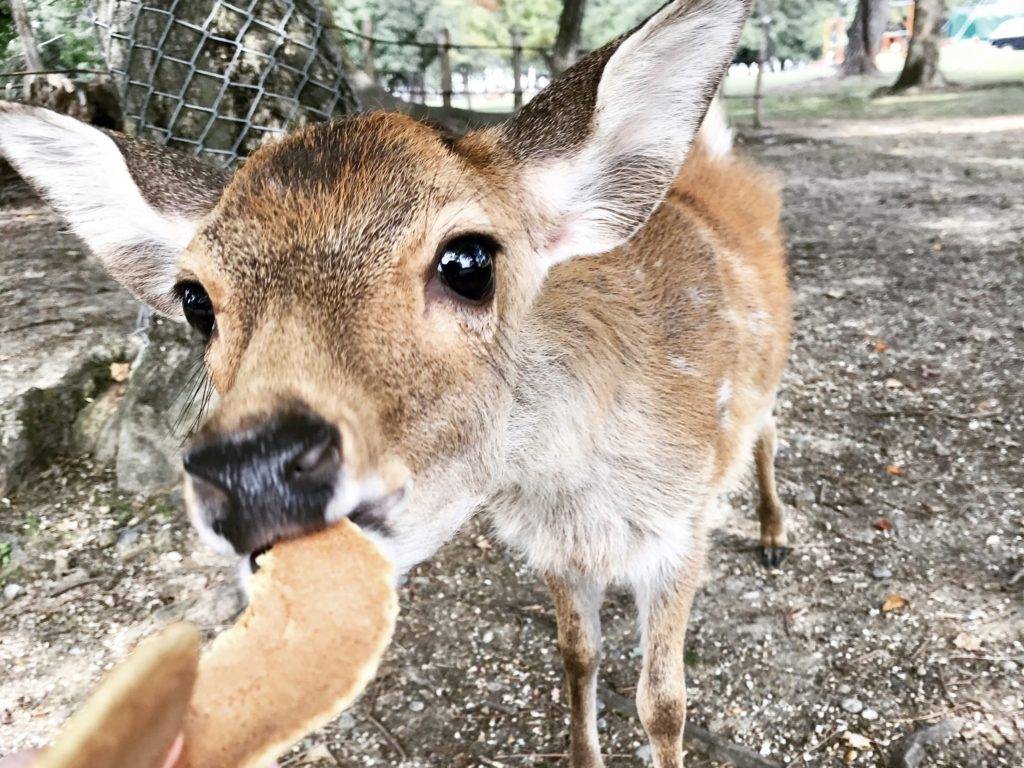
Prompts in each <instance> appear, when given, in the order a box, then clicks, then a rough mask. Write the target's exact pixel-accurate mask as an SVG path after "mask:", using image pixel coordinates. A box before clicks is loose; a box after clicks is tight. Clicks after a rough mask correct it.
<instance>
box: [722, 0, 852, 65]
mask: <svg viewBox="0 0 1024 768" xmlns="http://www.w3.org/2000/svg"><path fill="white" fill-rule="evenodd" d="M842 8H845V5H844V4H843V3H842V2H839V3H837V2H836V0H762V3H761V9H762V11H761V12H762V13H766V14H767V15H768V16H770V17H771V20H772V23H771V27H770V30H769V35H770V37H769V40H770V43H769V48H768V52H769V55H770V56H774V57H776V58H779V59H792V60H793V61H811V60H814V59H817V58H819V57H820V56H821V50H822V45H823V43H824V38H823V32H824V24H825V20H826V19H828V18H831V17H832V16H834V15H835V14H836V12H837V9H842ZM760 41H761V29H760V27H759V26H758V24H757V13H756V12H755V13H754V14H751V17H750V19H749V20H748V21H747V25H746V27H744V29H743V36H742V37H741V38H740V46H741V47H745V48H749V49H750V50H754V51H756V50H757V49H758V46H759V45H760Z"/></svg>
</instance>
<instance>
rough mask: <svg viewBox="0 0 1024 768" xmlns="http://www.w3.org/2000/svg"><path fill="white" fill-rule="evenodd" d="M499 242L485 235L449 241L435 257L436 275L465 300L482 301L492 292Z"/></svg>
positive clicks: (463, 236) (461, 237) (462, 237)
mask: <svg viewBox="0 0 1024 768" xmlns="http://www.w3.org/2000/svg"><path fill="white" fill-rule="evenodd" d="M497 250H498V244H497V243H496V242H495V241H494V240H492V239H491V238H489V237H487V236H486V235H462V236H460V237H457V238H455V239H454V240H450V241H449V242H448V243H447V244H445V246H444V247H443V248H441V253H440V255H439V256H438V259H437V276H438V278H440V280H441V282H442V283H443V284H444V285H445V286H447V288H448V290H450V291H451V292H452V293H454V294H455V295H456V296H459V297H460V298H462V299H465V300H466V301H470V302H473V303H481V302H483V301H486V300H487V299H489V298H490V297H491V295H492V294H493V293H494V254H495V253H496V252H497Z"/></svg>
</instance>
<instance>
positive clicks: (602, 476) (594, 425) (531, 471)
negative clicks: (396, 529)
mask: <svg viewBox="0 0 1024 768" xmlns="http://www.w3.org/2000/svg"><path fill="white" fill-rule="evenodd" d="M525 379H526V381H527V382H528V383H527V384H525V385H523V386H521V387H520V388H519V390H518V393H517V398H516V401H515V403H514V405H513V407H512V412H511V414H510V417H509V419H508V422H507V425H508V426H507V430H506V434H505V449H506V450H505V462H504V469H503V471H502V472H501V473H500V475H499V478H498V482H497V483H496V484H495V487H494V490H493V492H492V494H491V497H490V498H489V500H488V502H487V504H486V508H487V510H488V514H489V516H490V517H491V520H492V524H493V526H494V529H495V531H496V533H497V535H498V536H499V537H500V538H501V539H502V540H503V541H504V542H505V543H506V544H507V545H509V546H511V547H513V548H514V549H517V550H519V551H520V552H522V553H523V554H524V555H525V556H526V557H527V559H528V560H529V562H530V563H531V565H532V566H534V567H535V568H537V569H538V570H540V571H542V572H551V573H563V574H570V573H571V574H579V575H586V576H592V577H594V578H595V579H601V580H609V581H617V582H626V583H634V584H641V583H650V582H651V580H653V579H656V578H657V577H658V575H659V574H662V573H668V572H672V571H674V570H675V569H676V567H677V566H678V564H679V562H680V561H681V560H682V559H684V558H686V557H687V556H688V555H689V554H690V553H691V552H692V551H693V548H694V547H693V543H694V541H693V540H694V536H695V535H697V532H698V530H700V528H701V526H700V525H699V520H700V515H701V514H702V511H703V509H704V506H705V505H706V504H707V503H708V499H707V498H706V495H707V494H706V491H705V490H704V489H706V488H707V487H708V482H707V480H708V478H707V477H706V476H704V475H705V473H706V470H703V469H699V468H698V467H696V466H694V465H695V464H696V463H697V462H695V461H694V459H693V457H688V456H686V455H684V452H683V451H680V450H679V447H678V441H674V440H670V439H668V437H669V434H670V433H669V431H668V430H669V429H670V427H669V426H668V425H664V424H659V423H657V422H656V421H655V420H654V419H652V418H650V417H648V416H647V415H645V412H646V411H647V409H646V408H645V407H644V406H645V403H644V393H643V392H642V391H640V390H638V389H637V388H636V387H633V386H627V385H626V384H625V383H623V386H621V387H620V388H619V391H618V393H617V394H616V396H615V397H613V398H612V399H611V402H606V403H601V402H596V401H595V398H594V395H593V394H592V392H591V391H590V390H588V389H587V387H586V383H585V382H582V381H580V380H578V379H574V378H573V377H572V376H571V374H569V373H568V372H567V371H565V370H564V369H561V368H559V367H557V366H544V367H543V369H542V370H540V371H538V372H537V374H536V375H531V376H527V377H525Z"/></svg>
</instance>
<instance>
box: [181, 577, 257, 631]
mask: <svg viewBox="0 0 1024 768" xmlns="http://www.w3.org/2000/svg"><path fill="white" fill-rule="evenodd" d="M243 608H245V595H244V594H243V593H242V590H241V589H239V587H238V586H237V585H236V584H234V583H229V584H222V585H220V586H218V587H216V588H215V589H212V590H209V589H208V590H206V591H204V592H203V593H202V595H200V597H199V599H198V600H196V602H195V604H194V605H192V606H190V607H189V608H188V610H187V611H186V613H185V615H186V618H187V619H188V620H189V621H192V622H194V623H195V624H197V625H198V626H200V627H201V628H203V629H214V628H217V627H221V626H224V625H227V624H230V623H231V622H232V621H234V620H235V618H236V617H237V616H238V614H240V613H241V612H242V609H243Z"/></svg>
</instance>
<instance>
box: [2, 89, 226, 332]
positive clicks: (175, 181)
mask: <svg viewBox="0 0 1024 768" xmlns="http://www.w3.org/2000/svg"><path fill="white" fill-rule="evenodd" d="M0 155H2V156H3V157H5V158H6V159H7V160H8V162H10V164H11V165H13V166H14V168H15V170H17V171H18V173H20V174H21V175H22V176H23V177H24V178H25V179H26V180H27V181H28V182H29V183H31V184H32V186H34V187H35V188H36V189H37V190H38V191H39V192H40V194H42V195H43V197H45V198H46V200H47V201H48V202H49V203H50V204H51V205H53V207H54V208H56V209H57V211H58V212H59V213H60V214H61V215H62V216H63V217H64V218H65V219H66V220H67V222H68V224H70V225H71V228H72V230H74V232H75V234H76V235H78V236H79V237H81V238H82V240H84V241H85V244H86V245H87V246H89V249H90V250H91V251H92V252H93V254H94V255H95V256H96V257H97V258H98V259H99V260H100V262H101V263H102V264H103V266H104V267H106V269H107V271H108V272H109V273H110V275H111V276H112V277H113V278H114V279H115V280H117V281H118V282H119V283H121V284H122V285H124V286H125V287H126V288H127V289H128V290H129V291H131V292H132V293H133V294H135V296H136V297H138V298H139V299H141V300H143V301H145V302H147V303H149V304H151V305H152V306H153V307H155V308H156V309H157V310H159V311H161V312H163V313H165V314H168V315H171V316H180V314H181V308H180V302H179V301H178V299H177V297H176V296H175V294H174V274H175V267H176V261H177V257H178V255H179V254H180V253H181V251H183V250H184V249H185V247H186V246H187V245H188V244H189V242H190V241H191V240H192V237H193V235H194V234H195V232H196V229H197V228H198V225H199V220H200V219H201V218H202V217H203V216H204V215H205V214H206V213H207V212H208V211H209V210H210V209H212V208H213V206H214V205H215V204H216V202H217V200H218V199H219V197H220V194H221V191H222V190H223V188H224V186H225V184H226V183H227V178H228V177H227V174H226V173H225V172H224V171H221V170H219V169H217V168H214V167H212V166H209V165H206V164H205V163H202V162H200V161H199V160H197V159H195V158H194V157H190V156H188V155H184V154H182V153H179V152H175V151H173V150H169V149H166V148H165V147H161V146H158V145H156V144H151V143H149V142H145V141H136V140H134V139H131V138H129V137H127V136H122V135H120V134H114V133H106V132H104V131H100V130H98V129H96V128H93V127H92V126H89V125H86V124H85V123H81V122H79V121H78V120H74V119H72V118H70V117H67V116H66V115H61V114H58V113H56V112H51V111H49V110H46V109H39V108H37V107H26V106H23V105H20V104H11V103H7V102H0Z"/></svg>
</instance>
